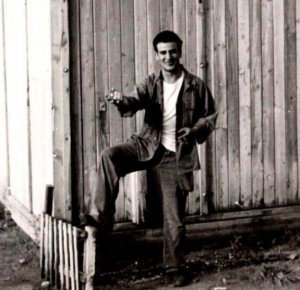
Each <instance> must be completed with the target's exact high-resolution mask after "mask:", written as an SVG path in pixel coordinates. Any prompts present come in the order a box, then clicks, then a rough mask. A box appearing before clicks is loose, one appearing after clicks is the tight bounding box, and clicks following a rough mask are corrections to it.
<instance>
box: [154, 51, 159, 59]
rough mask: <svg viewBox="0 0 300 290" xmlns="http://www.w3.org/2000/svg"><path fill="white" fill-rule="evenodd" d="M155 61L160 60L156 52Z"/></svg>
mask: <svg viewBox="0 0 300 290" xmlns="http://www.w3.org/2000/svg"><path fill="white" fill-rule="evenodd" d="M155 59H156V60H158V59H159V58H158V52H155Z"/></svg>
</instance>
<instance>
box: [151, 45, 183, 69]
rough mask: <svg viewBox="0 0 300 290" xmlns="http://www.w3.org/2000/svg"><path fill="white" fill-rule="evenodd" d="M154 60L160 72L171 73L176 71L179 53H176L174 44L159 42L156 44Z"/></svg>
mask: <svg viewBox="0 0 300 290" xmlns="http://www.w3.org/2000/svg"><path fill="white" fill-rule="evenodd" d="M156 47H157V52H156V60H157V61H158V63H159V65H160V67H161V69H162V70H164V71H166V72H173V71H175V70H176V69H177V67H178V65H179V63H180V58H181V52H179V51H178V48H177V43H176V42H159V43H158V44H157V46H156Z"/></svg>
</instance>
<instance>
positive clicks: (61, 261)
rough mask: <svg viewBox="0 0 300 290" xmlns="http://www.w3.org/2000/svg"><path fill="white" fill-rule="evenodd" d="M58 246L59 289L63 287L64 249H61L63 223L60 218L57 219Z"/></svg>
mask: <svg viewBox="0 0 300 290" xmlns="http://www.w3.org/2000/svg"><path fill="white" fill-rule="evenodd" d="M58 248H59V282H60V283H59V285H60V289H64V287H65V276H64V268H65V264H64V263H65V262H64V250H63V223H62V220H59V221H58Z"/></svg>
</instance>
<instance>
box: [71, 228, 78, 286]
mask: <svg viewBox="0 0 300 290" xmlns="http://www.w3.org/2000/svg"><path fill="white" fill-rule="evenodd" d="M72 234H73V238H72V242H73V249H74V260H75V265H74V275H75V289H76V290H79V266H78V260H79V252H78V240H77V239H78V234H79V233H78V230H77V228H76V227H73V231H72Z"/></svg>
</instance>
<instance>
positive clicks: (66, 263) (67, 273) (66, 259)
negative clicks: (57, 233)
mask: <svg viewBox="0 0 300 290" xmlns="http://www.w3.org/2000/svg"><path fill="white" fill-rule="evenodd" d="M62 230H63V256H64V269H63V271H64V276H65V282H66V289H70V271H69V269H70V268H69V266H70V253H69V243H68V227H67V223H63V229H62Z"/></svg>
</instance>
